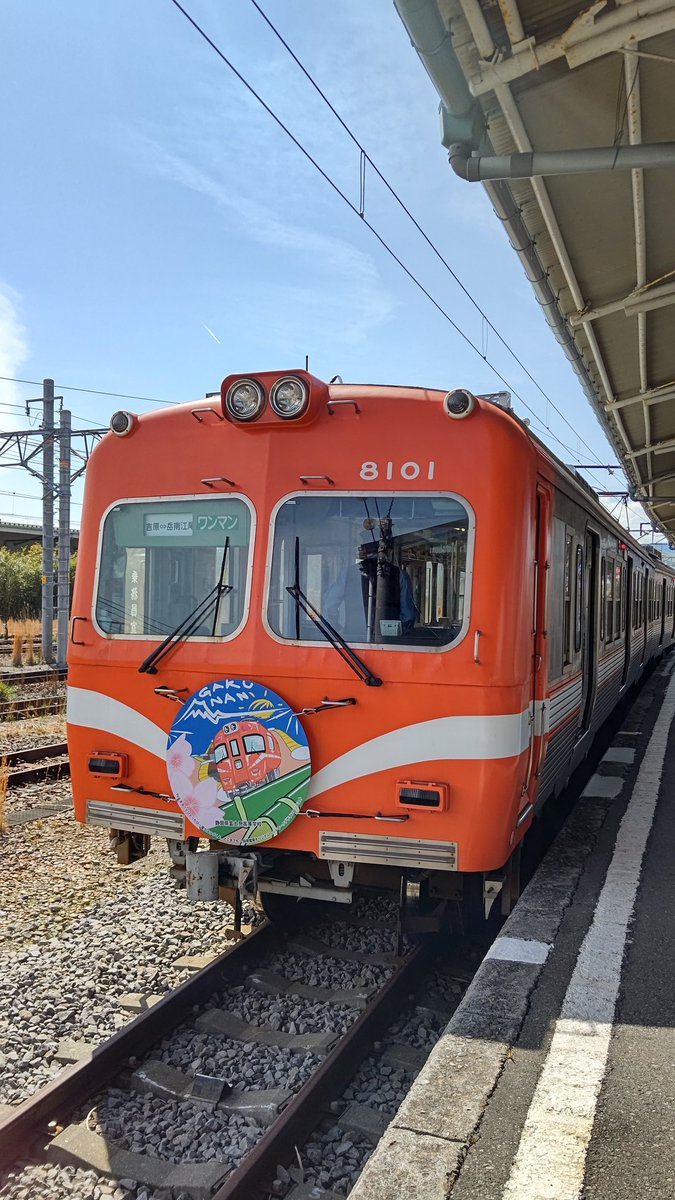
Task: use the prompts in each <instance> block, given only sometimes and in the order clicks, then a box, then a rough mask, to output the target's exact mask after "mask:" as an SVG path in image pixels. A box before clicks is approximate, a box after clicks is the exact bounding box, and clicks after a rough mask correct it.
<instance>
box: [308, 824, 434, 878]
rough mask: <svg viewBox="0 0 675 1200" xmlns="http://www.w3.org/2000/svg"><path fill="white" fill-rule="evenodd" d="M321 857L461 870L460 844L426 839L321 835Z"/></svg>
mask: <svg viewBox="0 0 675 1200" xmlns="http://www.w3.org/2000/svg"><path fill="white" fill-rule="evenodd" d="M319 858H338V859H346V860H347V861H348V862H362V863H375V864H377V863H382V864H383V865H384V866H395V867H424V868H426V869H430V868H431V869H435V870H437V871H456V870H457V843H456V842H428V841H425V840H424V839H423V838H401V837H396V838H394V837H377V836H375V835H373V834H368V833H331V832H328V831H327V832H325V833H320V834H319Z"/></svg>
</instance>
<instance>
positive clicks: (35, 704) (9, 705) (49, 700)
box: [0, 695, 66, 721]
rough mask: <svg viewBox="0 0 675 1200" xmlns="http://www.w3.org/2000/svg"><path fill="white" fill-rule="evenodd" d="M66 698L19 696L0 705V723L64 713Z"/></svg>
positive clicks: (62, 696) (61, 696)
mask: <svg viewBox="0 0 675 1200" xmlns="http://www.w3.org/2000/svg"><path fill="white" fill-rule="evenodd" d="M65 705H66V698H65V696H64V695H60V696H54V695H51V696H21V697H19V698H18V699H16V700H6V701H3V702H2V703H0V721H20V720H25V719H27V718H28V717H45V716H51V715H53V714H55V713H61V712H63V711H64V709H65Z"/></svg>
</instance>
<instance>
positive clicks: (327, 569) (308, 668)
mask: <svg viewBox="0 0 675 1200" xmlns="http://www.w3.org/2000/svg"><path fill="white" fill-rule="evenodd" d="M72 611H73V617H72V623H71V637H70V656H69V689H68V691H69V698H68V722H69V742H70V754H71V764H72V779H73V793H74V797H75V810H76V815H77V818H78V819H79V820H80V821H88V822H91V823H94V824H101V825H106V826H109V827H112V828H113V829H115V830H116V831H118V837H119V838H120V839H121V843H122V845H125V846H126V848H127V853H128V854H129V855H134V854H138V853H142V852H143V851H144V850H145V849H146V848H147V845H148V841H149V838H150V837H151V836H162V837H166V838H167V839H168V842H169V848H170V851H171V855H172V858H173V860H174V862H175V863H178V864H181V863H182V861H183V857H184V854H185V851H186V849H187V850H190V851H194V850H196V848H197V847H198V845H201V846H203V845H204V843H203V842H201V843H200V842H198V841H197V839H200V838H201V839H203V838H208V839H209V844H210V852H211V853H213V852H215V853H216V854H217V855H218V865H219V878H220V884H221V886H223V887H225V888H228V887H233V886H235V885H237V886H239V887H240V888H241V887H243V886H244V881H246V883H245V886H246V887H248V888H254V889H256V890H257V891H258V892H259V894H260V895H261V897H262V899H263V902H264V904H266V906H267V907H268V909H270V910H271V908H272V905H273V904H275V903H276V904H277V905H280V904H288V903H295V901H296V900H297V898H299V897H307V896H312V897H316V898H319V899H328V900H332V901H338V902H349V901H350V900H351V898H352V895H353V890H354V888H355V887H356V886H357V885H359V884H364V885H369V886H375V887H382V888H393V889H400V888H401V885H402V884H403V885H404V887H405V888H409V889H410V891H417V892H419V891H420V890H422V891H426V892H427V893H428V894H430V895H441V896H442V895H446V896H457V895H458V894H460V893H461V892H462V890H464V891H465V893H466V894H468V893H469V892H471V893H472V894H473V895H475V894H476V887H477V885H480V886H482V888H483V891H484V894H485V895H486V896H488V895H490V896H493V895H494V894H495V893H496V892H497V891H498V890H499V888H500V886H502V885H503V895H504V898H505V899H506V893H507V891H508V892H509V894H511V893H512V891H513V874H514V865H515V864H516V863H517V859H518V851H519V847H520V844H521V842H522V840H523V838H524V836H525V834H526V833H527V831H528V829H529V828H530V826H531V824H532V822H533V819H534V817H535V815H536V813H537V811H538V810H539V809H540V808H541V806H542V805H543V804H544V802H545V801H547V800H548V799H550V798H551V797H553V796H555V795H556V794H557V793H559V792H560V790H561V789H562V787H563V786H564V784H565V782H566V780H567V779H568V778H569V775H570V773H571V772H572V770H573V769H574V767H575V766H576V765H577V764H578V763H579V762H580V760H581V759H582V758H583V757H584V755H585V754H586V753H587V751H588V748H589V745H590V743H591V740H592V738H593V736H594V734H595V732H596V730H597V729H598V727H599V725H600V724H601V723H602V722H603V721H604V720H605V718H606V717H607V715H608V714H609V713H610V711H611V710H612V708H613V707H614V706H615V705H616V704H617V702H618V701H619V699H620V697H621V696H622V694H623V693H624V692H625V690H626V689H627V688H628V687H629V686H630V685H631V684H632V683H633V682H634V681H635V680H636V679H637V678H638V676H639V675H640V674H641V672H642V671H643V670H644V668H645V666H646V664H647V663H648V662H649V660H650V659H652V658H654V656H655V655H658V654H659V653H661V652H662V651H663V650H665V649H666V648H667V647H668V646H670V645H671V644H672V641H673V635H674V629H675V577H674V576H673V573H672V572H671V571H670V570H669V569H668V568H667V567H666V566H665V565H664V564H663V563H662V562H661V561H660V559H659V558H658V556H656V555H654V554H649V553H648V552H646V551H645V549H644V548H643V547H641V546H640V545H638V544H637V543H636V542H634V541H633V540H632V539H631V538H630V537H629V536H628V535H627V534H626V531H625V530H624V529H623V528H622V527H621V526H620V525H618V524H617V523H616V522H615V521H613V520H612V518H611V517H610V516H609V515H608V514H607V512H606V511H605V510H604V508H602V506H601V505H600V504H599V503H598V501H597V499H596V498H595V496H594V495H593V493H592V492H591V491H590V489H589V488H588V487H587V486H586V485H585V483H584V482H583V481H582V480H581V479H580V478H579V477H577V476H576V475H574V474H573V473H571V472H570V471H568V470H567V469H566V468H565V467H564V466H563V465H562V464H561V463H560V462H558V461H557V460H556V459H555V458H554V457H553V455H552V454H551V453H550V452H549V451H548V450H547V449H546V448H545V447H544V446H543V445H542V444H541V443H540V442H538V441H537V439H536V438H534V437H533V436H532V434H531V432H530V431H529V430H528V429H527V428H526V426H525V425H524V424H523V423H522V422H521V421H520V420H518V419H517V418H516V417H515V416H514V414H513V413H512V412H511V411H510V408H509V398H508V394H505V393H498V394H497V395H496V396H492V397H485V396H484V397H480V396H478V397H477V396H473V395H472V394H471V393H470V392H468V391H465V390H463V389H459V390H455V391H451V392H449V393H446V392H441V391H431V390H425V389H421V388H400V387H373V386H356V385H354V386H352V385H344V384H341V383H340V384H330V385H328V384H326V383H323V382H322V381H320V380H319V379H316V378H314V377H313V376H311V375H310V374H308V373H307V372H305V371H292V372H287V373H281V374H280V373H274V372H269V373H260V374H256V375H250V376H229V377H228V378H227V379H225V380H224V382H223V385H222V390H221V397H220V399H208V400H207V401H205V402H204V403H203V404H199V405H194V404H192V405H191V404H186V405H181V406H178V407H175V408H171V409H167V410H163V411H161V412H155V413H151V414H147V415H143V416H140V417H137V416H134V415H132V414H129V413H126V412H119V413H115V415H114V416H113V418H112V420H111V432H110V433H109V434H107V435H106V437H105V438H104V439H103V440H102V442H101V443H100V445H99V446H98V447H97V448H96V450H95V452H94V454H93V456H92V459H91V461H90V464H89V469H88V472H87V481H86V491H85V500H84V511H83V517H82V529H81V536H80V549H79V557H78V567H77V578H76V583H75V593H74V598H73V609H72ZM247 739H248V741H247ZM226 762H227V769H226V767H225V763H226ZM237 764H239V766H237ZM238 773H239V774H241V777H242V781H244V777H245V786H240V785H239V783H238V782H237V775H238ZM506 884H508V887H507V886H506ZM478 892H479V894H480V887H478ZM505 906H507V905H505Z"/></svg>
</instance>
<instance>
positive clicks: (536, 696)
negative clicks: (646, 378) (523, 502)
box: [523, 484, 552, 795]
mask: <svg viewBox="0 0 675 1200" xmlns="http://www.w3.org/2000/svg"><path fill="white" fill-rule="evenodd" d="M535 504H536V509H535V523H536V524H535V561H534V588H533V596H532V641H533V645H532V683H531V697H530V700H531V714H532V715H531V718H530V757H529V761H528V765H527V776H526V779H525V784H524V786H523V794H524V795H525V794H526V793H527V792H528V791H529V788H530V784H531V782H532V781H533V780H534V781H536V780H537V779H538V776H539V770H540V768H541V764H542V760H543V757H544V750H545V746H546V729H545V713H544V710H545V708H546V705H545V702H544V696H545V686H546V682H545V681H546V675H547V670H545V671H544V670H542V667H543V666H544V664H545V661H546V659H545V656H546V607H547V580H548V573H549V570H550V564H549V556H550V548H549V538H550V532H549V529H550V525H551V506H552V494H551V490H550V488H548V487H545V486H543V485H542V484H538V485H537V495H536V500H535ZM546 667H547V668H548V663H547V661H546Z"/></svg>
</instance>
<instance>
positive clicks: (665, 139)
mask: <svg viewBox="0 0 675 1200" xmlns="http://www.w3.org/2000/svg"><path fill="white" fill-rule="evenodd" d="M395 4H396V7H397V9H398V11H399V14H400V16H401V18H402V20H403V21H404V24H405V25H406V27H407V28H408V31H409V33H410V35H411V39H412V41H413V44H414V45H415V47H416V49H417V50H418V53H419V54H420V57H421V58H422V61H423V62H424V65H425V67H426V68H427V70H428V72H429V74H430V75H431V77H432V79H433V81H434V83H435V85H436V88H437V90H438V92H439V95H440V97H441V100H442V108H441V115H442V123H443V141H444V144H445V145H446V146H448V148H449V149H450V158H451V163H452V164H453V166H454V168H455V169H456V171H457V173H458V174H461V175H462V176H463V177H467V176H468V177H469V178H472V177H476V178H478V179H482V180H483V181H484V183H483V186H485V187H486V189H487V191H488V193H489V195H490V199H491V200H492V203H493V206H494V207H495V210H496V211H497V213H498V215H499V217H500V219H501V220H502V221H503V223H504V226H505V228H506V231H507V233H508V235H509V237H510V239H511V242H512V244H513V245H514V248H515V249H516V250H517V252H518V254H519V255H520V257H521V259H522V261H523V265H524V266H525V270H526V272H527V274H528V276H529V278H530V282H531V283H532V286H533V288H534V289H535V292H536V294H537V297H538V299H539V301H540V303H541V304H542V306H543V309H544V313H545V315H546V319H547V320H548V322H549V324H550V325H551V327H552V328H553V330H554V332H555V334H556V336H557V338H558V340H559V341H560V343H561V345H562V346H563V348H564V350H565V352H566V354H567V355H568V357H569V358H570V360H571V362H572V364H573V366H574V368H575V370H576V371H577V374H578V376H579V378H580V380H581V383H582V386H583V388H584V390H585V392H586V394H587V396H588V398H589V400H590V402H591V404H592V405H593V407H594V409H595V411H596V413H597V414H598V416H599V418H600V421H601V423H602V425H603V426H604V428H605V430H606V431H607V433H608V435H609V438H610V441H611V442H612V444H613V445H614V447H615V448H616V452H617V454H618V455H619V457H620V459H621V461H622V463H623V465H624V468H625V471H626V474H627V476H628V478H629V481H630V484H631V487H632V489H633V494H634V497H635V498H636V499H639V500H640V501H641V502H642V503H643V504H644V506H645V508H646V509H647V511H648V512H649V514H650V516H651V517H652V519H653V520H654V523H655V524H656V525H657V527H659V528H660V529H661V530H662V531H663V532H664V533H665V534H666V536H667V537H668V538H669V540H671V541H673V542H675V2H674V0H667V2H664V0H626V2H624V3H622V2H621V0H595V2H590V0H587V2H586V3H579V2H578V0H395ZM663 143H667V145H663ZM591 148H593V149H596V148H603V149H604V151H605V153H604V155H593V154H588V153H586V154H583V153H582V154H579V153H571V152H578V151H587V152H588V150H589V149H591ZM533 151H534V154H533V157H532V158H529V157H528V156H529V155H530V153H531V152H533ZM558 151H567V152H569V153H568V154H563V155H558V154H555V153H554V154H553V157H549V154H551V152H558ZM541 155H543V156H544V157H543V158H542V157H540V156H541ZM589 168H592V170H590V172H589ZM465 186H466V187H467V188H470V187H476V186H477V183H476V182H473V183H472V182H467V183H466V185H465Z"/></svg>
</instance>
